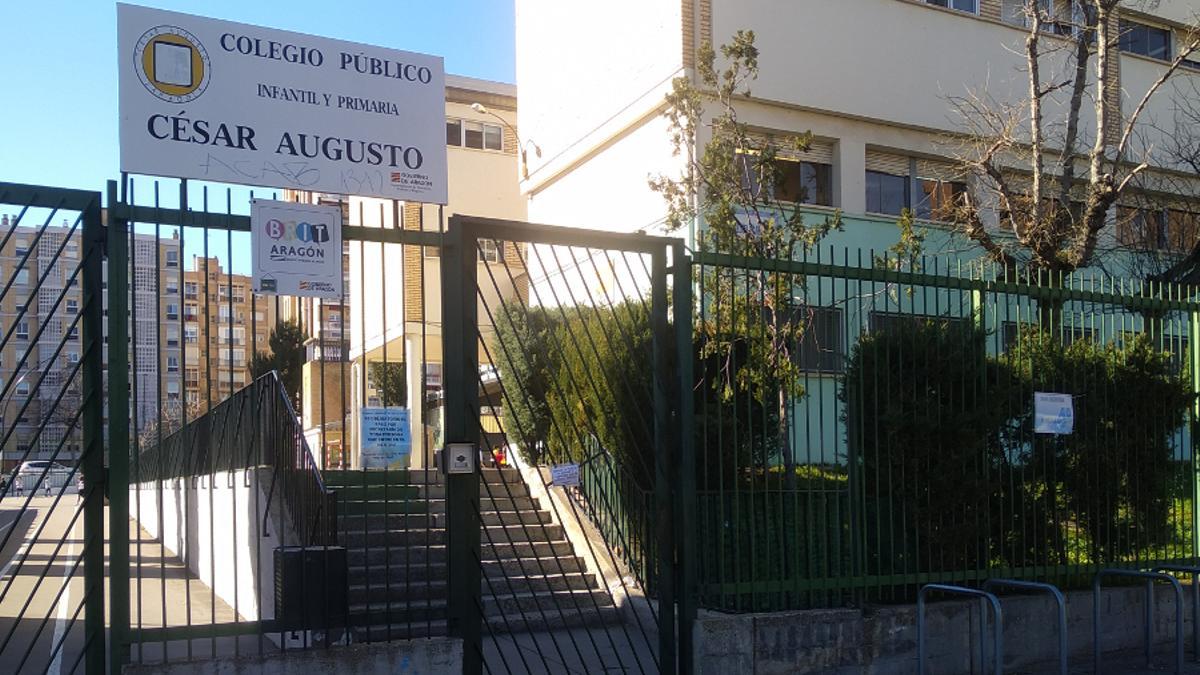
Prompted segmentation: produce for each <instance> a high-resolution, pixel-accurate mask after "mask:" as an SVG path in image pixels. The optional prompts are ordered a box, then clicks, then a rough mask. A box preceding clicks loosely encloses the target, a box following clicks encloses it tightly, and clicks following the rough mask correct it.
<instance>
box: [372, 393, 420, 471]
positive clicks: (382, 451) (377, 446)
mask: <svg viewBox="0 0 1200 675" xmlns="http://www.w3.org/2000/svg"><path fill="white" fill-rule="evenodd" d="M360 429H361V434H362V466H363V468H364V469H384V468H386V469H406V468H408V457H409V455H410V454H411V453H412V436H411V435H410V434H409V415H408V408H363V409H362V425H361V427H360Z"/></svg>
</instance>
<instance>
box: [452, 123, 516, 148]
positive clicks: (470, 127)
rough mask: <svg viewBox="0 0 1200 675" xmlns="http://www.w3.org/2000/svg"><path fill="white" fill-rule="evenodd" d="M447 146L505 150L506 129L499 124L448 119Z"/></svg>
mask: <svg viewBox="0 0 1200 675" xmlns="http://www.w3.org/2000/svg"><path fill="white" fill-rule="evenodd" d="M446 145H453V146H456V147H463V148H475V149H476V150H503V149H504V129H503V128H502V127H500V125H498V124H488V123H486V122H475V121H472V120H461V119H454V118H449V117H448V118H446Z"/></svg>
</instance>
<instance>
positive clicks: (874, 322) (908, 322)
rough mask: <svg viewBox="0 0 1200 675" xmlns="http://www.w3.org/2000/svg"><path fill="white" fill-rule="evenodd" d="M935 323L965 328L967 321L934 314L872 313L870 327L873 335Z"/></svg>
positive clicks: (958, 317) (956, 317)
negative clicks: (923, 323) (929, 322)
mask: <svg viewBox="0 0 1200 675" xmlns="http://www.w3.org/2000/svg"><path fill="white" fill-rule="evenodd" d="M923 321H934V322H937V323H942V324H945V325H947V326H964V325H966V323H967V319H966V318H964V317H961V316H938V315H933V314H900V313H897V312H871V315H870V317H869V319H868V327H869V328H870V331H871V332H872V333H879V332H886V331H891V330H898V329H901V328H903V327H905V326H912V325H914V324H920V323H921V322H923Z"/></svg>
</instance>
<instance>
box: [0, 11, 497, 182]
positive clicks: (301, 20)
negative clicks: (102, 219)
mask: <svg viewBox="0 0 1200 675" xmlns="http://www.w3.org/2000/svg"><path fill="white" fill-rule="evenodd" d="M131 4H142V5H147V6H150V7H157V8H159V9H168V10H173V11H178V12H187V13H189V14H198V15H202V16H209V17H213V18H217V19H227V20H230V21H240V22H242V23H251V24H258V25H263V26H269V27H272V28H279V29H283V30H291V31H296V32H300V33H309V34H312V35H320V36H323V37H332V38H338V39H342V40H351V41H354V42H364V43H368V44H375V45H380V46H383V47H392V48H395V49H404V50H408V51H414V52H423V53H426V54H435V55H439V56H443V57H445V60H446V72H447V73H452V74H455V75H466V76H469V77H478V78H483V79H488V80H498V81H501V82H513V81H514V77H515V76H514V71H515V68H514V47H513V40H514V27H513V1H512V0H432V1H430V0H422V1H416V0H370V1H366V0H335V1H329V0H326V1H325V2H314V1H313V0H291V1H289V2H279V1H277V0H237V1H233V0H207V1H203V2H202V1H200V0H146V1H145V2H134V3H131ZM0 26H4V31H3V33H2V34H0V96H2V99H0V181H12V182H18V183H39V184H48V185H60V186H65V187H74V188H85V189H90V190H103V187H104V182H105V181H106V180H108V179H115V178H118V171H117V168H118V157H117V10H116V2H110V1H108V0H0ZM139 201H141V200H140V199H139Z"/></svg>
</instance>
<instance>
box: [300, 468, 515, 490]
mask: <svg viewBox="0 0 1200 675" xmlns="http://www.w3.org/2000/svg"><path fill="white" fill-rule="evenodd" d="M321 478H322V480H324V481H325V485H326V486H329V487H351V486H367V485H445V484H446V477H445V476H444V475H442V473H441V472H440V471H438V470H437V469H397V470H388V471H385V470H383V469H329V470H326V471H323V472H321ZM480 478H481V479H482V481H483V482H485V483H493V484H499V483H502V482H503V483H520V482H522V479H521V472H520V471H518V470H517V469H515V468H512V467H509V468H505V469H497V468H494V467H484V468H483V469H482V470H481V472H480Z"/></svg>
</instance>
